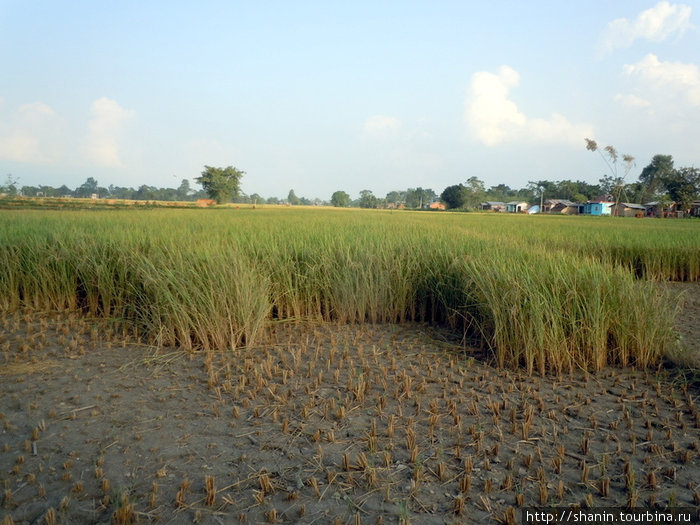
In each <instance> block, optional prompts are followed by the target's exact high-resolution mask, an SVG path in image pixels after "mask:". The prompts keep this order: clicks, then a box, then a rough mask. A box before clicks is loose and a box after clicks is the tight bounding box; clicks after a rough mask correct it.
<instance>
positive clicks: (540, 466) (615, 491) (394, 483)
mask: <svg viewBox="0 0 700 525" xmlns="http://www.w3.org/2000/svg"><path fill="white" fill-rule="evenodd" d="M693 286H695V285H693ZM697 289H698V288H695V290H697ZM697 296H698V294H697V293H696V294H695V296H694V298H693V299H692V302H693V304H694V305H695V306H693V307H692V308H693V311H692V312H691V313H688V315H687V316H685V315H684V316H683V317H681V318H680V319H681V322H682V323H686V322H687V323H688V324H689V325H692V326H687V327H684V328H683V330H685V331H682V333H683V334H684V335H683V338H684V340H687V341H690V340H692V338H693V337H695V339H694V340H695V341H700V337H698V336H697V335H698V333H699V332H698V330H700V327H699V326H698V313H699V312H700V305H698V297H697ZM686 300H687V299H686ZM0 326H2V331H0V350H1V351H2V352H1V353H0V363H2V364H0V385H1V387H0V392H1V393H2V397H1V398H0V503H1V504H0V523H28V524H30V523H31V524H34V523H131V522H139V523H149V522H151V521H152V522H156V521H157V522H160V523H192V522H199V523H213V524H217V523H237V522H243V523H307V524H311V523H317V524H325V523H338V524H345V523H351V524H356V523H415V524H431V523H436V524H437V523H439V524H442V523H474V522H484V521H486V522H489V521H491V522H495V521H496V520H497V521H500V522H503V523H514V522H515V521H517V522H520V512H521V507H522V506H536V505H542V504H545V503H546V504H549V505H555V506H569V505H580V506H582V507H585V506H591V505H592V506H596V507H599V506H625V505H631V506H640V507H641V506H649V505H651V506H654V507H656V508H665V507H666V506H669V505H670V506H689V507H695V508H696V509H697V506H698V505H700V445H699V443H700V412H699V411H698V406H697V405H695V402H696V400H697V399H698V395H700V392H699V391H698V387H697V384H696V383H695V384H693V383H690V384H689V383H687V382H686V381H684V380H683V379H682V377H684V376H683V374H678V371H677V370H674V369H668V368H661V369H659V370H650V371H637V370H630V369H625V370H620V369H610V370H606V371H604V372H603V373H599V374H595V375H586V374H579V375H576V376H572V377H569V376H567V377H561V378H551V377H548V378H540V377H527V376H524V375H522V374H520V373H514V372H507V371H501V370H497V369H494V368H492V367H490V366H489V365H488V364H485V362H484V360H483V359H482V357H483V356H479V355H478V354H477V353H473V354H472V353H468V352H467V353H465V351H464V350H463V349H461V348H459V347H458V346H457V345H456V344H454V342H453V341H452V340H451V339H450V337H449V335H447V334H446V333H444V332H441V331H439V330H436V329H432V328H429V327H426V326H418V325H405V326H393V325H392V326H386V325H380V326H366V325H365V326H335V325H311V326H309V325H304V326H301V325H294V324H291V323H282V324H279V325H277V326H276V327H274V328H273V329H272V330H271V333H270V335H269V340H268V341H266V343H265V344H264V345H262V346H261V347H259V348H252V349H248V350H241V351H237V352H228V353H210V354H206V353H197V354H190V355H188V354H185V353H183V352H166V351H156V350H155V349H153V348H149V347H147V346H143V345H139V344H136V343H134V342H132V341H129V339H128V338H125V337H124V336H123V335H122V334H120V333H118V332H117V331H115V330H110V329H109V328H106V327H105V326H104V325H100V324H97V323H96V322H92V321H90V320H79V319H76V318H71V317H69V316H66V315H64V314H44V315H36V314H32V315H15V316H7V317H6V318H5V319H4V320H3V321H2V323H1V324H0ZM514 518H515V521H514ZM3 519H4V520H5V521H1V520H3Z"/></svg>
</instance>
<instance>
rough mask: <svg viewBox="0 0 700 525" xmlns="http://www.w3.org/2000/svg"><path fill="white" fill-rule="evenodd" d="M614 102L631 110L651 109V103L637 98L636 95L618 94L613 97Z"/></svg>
mask: <svg viewBox="0 0 700 525" xmlns="http://www.w3.org/2000/svg"><path fill="white" fill-rule="evenodd" d="M615 102H619V103H620V104H621V105H623V106H624V107H627V108H632V109H648V108H651V102H649V101H648V100H647V99H645V98H642V97H638V96H637V95H632V94H627V95H623V94H622V93H618V94H617V95H615Z"/></svg>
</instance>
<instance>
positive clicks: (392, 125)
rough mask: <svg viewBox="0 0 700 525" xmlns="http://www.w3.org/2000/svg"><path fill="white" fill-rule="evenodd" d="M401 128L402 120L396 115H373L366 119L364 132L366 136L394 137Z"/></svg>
mask: <svg viewBox="0 0 700 525" xmlns="http://www.w3.org/2000/svg"><path fill="white" fill-rule="evenodd" d="M400 128H401V121H400V120H399V119H397V118H396V117H389V116H386V115H373V116H371V117H368V118H367V120H365V123H364V126H363V128H362V133H363V135H364V136H366V137H392V136H395V135H396V134H397V133H398V131H399V129H400Z"/></svg>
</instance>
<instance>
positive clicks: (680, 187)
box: [661, 168, 700, 211]
mask: <svg viewBox="0 0 700 525" xmlns="http://www.w3.org/2000/svg"><path fill="white" fill-rule="evenodd" d="M661 182H662V183H663V185H664V186H665V187H666V190H667V191H668V195H669V197H671V199H673V201H674V202H675V203H676V209H679V210H681V211H686V210H688V208H690V205H691V203H692V202H693V201H694V200H695V199H697V198H698V196H700V169H698V168H679V169H677V170H673V171H672V172H671V173H669V174H667V175H665V176H663V177H662V179H661Z"/></svg>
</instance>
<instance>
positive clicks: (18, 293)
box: [0, 209, 700, 373]
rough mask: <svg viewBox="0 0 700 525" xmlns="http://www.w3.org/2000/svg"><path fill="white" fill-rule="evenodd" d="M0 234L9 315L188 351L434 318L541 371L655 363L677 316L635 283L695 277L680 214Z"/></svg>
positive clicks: (329, 220)
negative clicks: (39, 314) (77, 314)
mask: <svg viewBox="0 0 700 525" xmlns="http://www.w3.org/2000/svg"><path fill="white" fill-rule="evenodd" d="M579 219H580V220H579ZM0 223H1V225H2V228H0V309H2V310H3V311H12V310H17V309H19V308H31V309H35V310H78V311H81V312H83V313H84V314H86V315H90V316H94V317H102V318H105V319H113V320H118V321H119V322H120V323H126V324H128V325H131V326H132V327H133V328H134V329H135V330H138V332H139V333H140V334H142V335H144V336H145V337H146V338H147V339H148V340H149V341H151V342H153V343H155V344H158V345H162V346H178V347H182V348H187V349H197V348H203V349H214V348H216V349H233V348H237V347H240V346H243V345H254V344H255V343H256V342H257V341H259V339H260V335H261V334H262V332H263V331H264V329H265V327H266V326H267V325H268V324H269V323H270V322H274V321H276V320H290V319H298V320H308V319H311V320H317V321H325V322H328V321H330V322H337V323H363V322H369V323H384V322H389V323H397V322H398V323H402V322H406V321H421V322H425V321H427V322H431V323H441V324H444V325H446V326H448V327H450V328H451V329H452V330H454V331H455V332H456V333H458V334H459V335H460V336H461V337H462V338H463V340H464V342H465V343H468V344H470V345H481V346H483V347H484V348H486V349H488V351H489V353H490V354H491V355H492V356H493V359H494V362H495V363H496V364H498V365H499V366H502V367H523V368H525V369H526V370H527V371H528V372H530V373H546V372H555V373H564V372H569V371H572V370H575V369H587V370H599V369H600V368H602V367H604V366H607V365H622V366H626V365H635V366H640V367H644V366H649V365H651V364H653V363H655V362H657V361H658V360H659V358H660V356H661V354H662V353H663V352H664V351H666V350H667V349H669V348H670V346H671V345H672V344H673V340H674V334H673V330H672V322H673V310H672V308H671V307H670V306H669V303H670V302H669V301H668V298H667V297H665V296H664V294H663V293H661V292H659V290H658V289H657V288H652V286H653V285H652V284H651V283H648V282H640V280H648V279H668V278H677V279H682V280H696V279H697V278H698V276H699V275H700V272H698V266H699V265H700V257H699V256H698V253H700V249H698V248H699V244H700V241H697V240H693V239H694V238H693V236H692V232H693V230H692V224H691V222H688V223H682V224H681V221H676V222H671V221H667V222H646V221H640V222H630V221H625V220H621V221H619V222H618V221H613V220H608V221H606V220H601V221H592V220H590V219H586V218H571V217H568V218H565V217H560V218H557V217H512V216H485V215H465V214H428V213H411V212H406V213H389V212H384V213H383V212H379V211H377V212H366V211H359V210H309V209H307V210H294V209H271V210H268V209H262V210H261V209H258V210H252V209H249V210H233V209H213V210H187V209H181V210H165V209H160V210H158V209H153V210H110V211H105V210H93V211H40V210H21V211H20V210H12V211H4V212H3V214H2V215H0ZM617 224H619V225H620V226H619V227H616V225H617ZM637 225H638V228H637V229H635V227H637ZM616 228H617V229H616ZM644 228H647V229H646V230H644ZM689 232H690V233H689ZM644 239H647V241H646V244H645V241H644Z"/></svg>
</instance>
